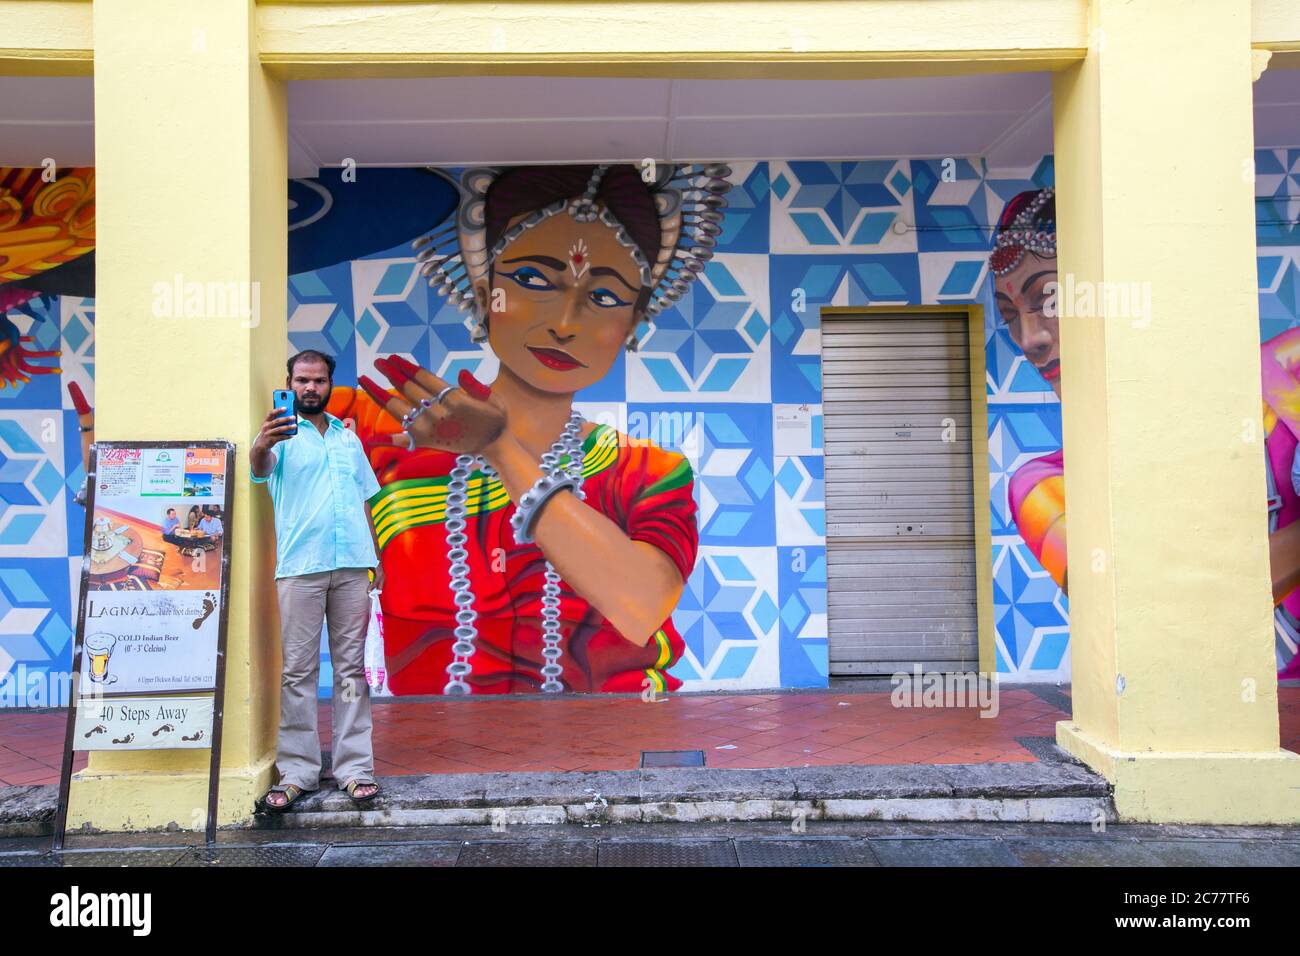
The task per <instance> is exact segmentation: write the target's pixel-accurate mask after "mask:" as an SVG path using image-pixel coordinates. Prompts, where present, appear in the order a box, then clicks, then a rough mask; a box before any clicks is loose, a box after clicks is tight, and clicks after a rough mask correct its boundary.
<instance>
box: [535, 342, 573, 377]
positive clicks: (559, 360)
mask: <svg viewBox="0 0 1300 956" xmlns="http://www.w3.org/2000/svg"><path fill="white" fill-rule="evenodd" d="M528 351H530V352H532V353H533V357H534V358H536V359H537V361H539V362H541V363H542V364H543V365H545V366H546V367H547V368H551V369H555V370H556V371H557V372H567V371H569V370H571V369H575V368H586V367H587V366H585V365H583V364H582V363H581V362H579V361H578V360H577V359H576V358H574V357H573V356H572V355H570V354H569V353H568V352H561V351H560V350H559V349H538V348H533V347H532V346H531V345H530V346H528Z"/></svg>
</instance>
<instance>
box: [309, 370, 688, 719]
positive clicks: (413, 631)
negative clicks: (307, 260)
mask: <svg viewBox="0 0 1300 956" xmlns="http://www.w3.org/2000/svg"><path fill="white" fill-rule="evenodd" d="M329 411H330V413H331V414H333V415H337V416H338V417H339V418H344V419H347V418H351V419H353V421H354V422H355V424H356V430H357V435H358V436H359V437H360V438H361V440H362V441H363V442H365V443H366V447H367V448H368V449H370V452H369V454H370V464H371V466H372V467H373V468H374V469H375V475H376V476H377V477H378V479H379V483H380V485H382V486H383V487H382V490H381V491H380V493H379V495H378V496H377V497H376V498H375V499H374V500H373V501H372V502H371V507H372V512H373V514H374V517H375V528H376V531H377V532H378V536H379V546H380V551H381V558H380V560H381V561H382V562H383V567H384V577H385V583H384V590H383V596H382V599H381V600H382V603H383V609H384V646H385V651H386V656H387V661H386V665H387V668H388V686H389V688H390V689H391V690H392V691H393V693H395V694H404V695H406V694H438V693H441V692H442V690H443V687H444V686H445V685H446V682H447V671H446V667H447V665H448V664H449V663H450V662H451V660H452V656H453V655H452V652H451V644H452V642H453V640H454V637H453V635H452V630H453V628H454V627H455V621H454V619H453V615H454V612H455V604H454V603H453V601H452V591H451V587H450V579H449V576H448V562H447V542H446V537H447V535H446V531H445V528H444V524H443V522H444V519H445V513H444V502H445V497H446V487H447V473H448V472H449V471H450V470H451V467H452V464H453V462H454V461H455V455H452V454H450V453H447V452H441V451H433V450H430V449H418V450H416V451H413V452H408V451H403V450H401V449H397V448H392V447H388V446H372V445H371V444H370V442H371V441H372V440H373V439H374V438H375V437H376V435H379V434H392V433H394V432H397V431H399V427H398V425H397V423H396V422H395V421H394V420H393V419H392V418H391V417H390V416H389V415H388V414H387V413H386V412H384V411H382V410H381V409H380V408H379V407H378V406H377V405H375V403H374V402H372V401H371V400H370V398H369V396H367V395H366V394H365V393H364V392H361V391H359V390H353V389H349V388H335V389H334V393H333V395H332V396H331V397H330V402H329ZM583 447H584V465H583V474H584V476H585V479H584V484H583V490H584V491H585V492H586V494H587V499H586V500H587V504H588V505H589V506H591V507H593V508H595V509H596V510H598V511H600V512H601V514H603V515H605V516H606V517H607V518H609V519H610V520H612V521H613V522H614V523H615V524H617V525H618V526H619V527H620V528H622V529H623V530H624V532H626V533H627V534H628V536H629V537H630V538H632V539H633V540H635V541H644V542H646V543H648V544H651V545H653V546H654V547H656V548H658V549H659V550H660V551H662V552H663V553H664V554H666V555H667V556H668V557H669V558H670V559H671V560H672V561H673V563H674V564H675V565H676V566H677V569H678V571H679V572H680V573H681V575H682V580H686V579H687V578H688V577H689V576H690V573H691V569H692V567H693V566H694V564H695V555H696V550H697V548H698V545H699V531H698V528H697V525H696V520H695V501H694V497H693V496H692V485H693V483H694V478H693V475H692V472H691V467H690V464H689V463H688V462H687V461H686V459H685V458H683V457H682V456H681V455H679V454H676V453H673V452H667V451H664V450H663V449H660V448H656V447H654V446H653V445H647V444H644V443H638V444H635V445H634V444H632V443H630V442H629V441H628V439H627V437H626V436H624V435H621V434H620V433H619V432H617V431H615V430H614V429H612V428H609V427H607V426H603V425H601V426H597V427H596V429H595V430H594V431H593V432H592V433H591V435H589V436H588V437H587V439H586V441H585V442H584V446H583ZM468 508H469V515H468V516H467V518H466V528H465V533H466V535H467V536H468V537H469V543H468V544H467V545H466V548H467V550H468V551H469V553H470V556H469V561H468V563H469V566H470V573H469V579H470V583H471V585H472V587H473V591H474V597H475V602H474V608H475V610H477V611H478V620H477V622H476V623H477V626H478V640H477V642H476V646H477V648H478V650H477V652H476V653H475V654H474V655H473V656H472V657H471V658H470V664H471V665H472V666H473V668H474V670H473V673H472V674H471V675H469V677H467V678H466V681H467V682H468V683H469V684H470V685H471V686H472V687H473V689H474V693H476V694H484V693H488V694H507V693H530V692H538V691H539V689H540V687H541V683H542V677H541V666H542V664H543V663H544V659H543V658H542V654H541V651H542V647H543V643H542V627H541V624H542V617H541V609H542V604H541V597H542V585H543V584H544V579H543V573H544V571H545V565H546V559H545V557H544V556H543V555H542V552H541V551H540V550H539V549H538V548H537V547H536V546H535V545H531V544H529V545H518V544H516V543H515V540H514V533H513V531H512V530H511V528H510V516H511V515H513V514H514V511H515V508H514V505H513V504H512V503H511V502H510V499H509V498H508V497H507V495H506V493H505V489H504V488H503V487H502V486H501V483H500V482H499V481H497V480H495V479H493V480H491V481H488V480H487V479H485V478H484V477H483V475H482V474H481V473H479V472H475V473H474V474H473V475H472V476H471V478H470V480H469V488H468ZM610 573H611V574H613V575H617V574H618V573H619V569H618V568H610ZM627 586H628V587H631V588H635V587H636V586H637V582H635V581H628V582H627ZM560 620H561V626H562V631H563V638H562V640H561V644H560V646H561V648H562V649H563V651H564V654H563V656H562V657H561V658H560V659H559V663H560V664H561V665H562V666H563V667H564V673H563V674H562V675H561V676H560V678H559V679H560V681H561V682H562V683H563V684H564V687H565V690H566V691H608V692H639V691H641V690H642V689H643V688H647V687H654V688H655V689H656V690H657V691H664V690H668V691H672V690H676V689H677V688H678V687H680V686H681V681H680V680H678V679H677V678H676V677H673V676H672V675H671V674H669V673H667V670H668V668H669V667H671V666H672V665H673V664H674V663H675V662H676V661H677V660H678V659H679V658H680V657H681V655H682V652H683V650H684V645H683V643H682V639H681V636H680V635H679V634H678V633H677V631H676V629H675V628H674V627H673V624H672V620H671V619H669V620H666V621H664V623H663V625H662V626H661V627H660V629H659V630H658V631H657V632H656V633H655V634H654V635H653V636H652V637H651V639H650V641H649V642H648V643H633V642H632V641H629V640H627V639H626V638H624V637H623V636H622V635H621V634H619V633H618V631H616V630H615V629H614V627H613V625H611V624H610V623H609V621H607V620H606V619H605V617H604V616H603V615H602V614H601V613H600V612H599V611H598V610H596V609H595V608H594V607H592V606H591V605H590V604H589V603H588V602H587V601H585V600H584V599H583V598H581V597H579V596H578V595H577V594H575V593H574V592H573V591H572V589H570V588H569V586H568V585H567V584H562V585H561V596H560Z"/></svg>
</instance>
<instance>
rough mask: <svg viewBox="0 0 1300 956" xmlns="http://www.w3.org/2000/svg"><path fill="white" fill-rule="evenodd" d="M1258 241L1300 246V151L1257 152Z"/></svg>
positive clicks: (1262, 244)
mask: <svg viewBox="0 0 1300 956" xmlns="http://www.w3.org/2000/svg"><path fill="white" fill-rule="evenodd" d="M1255 241H1256V243H1257V244H1258V245H1260V246H1296V245H1300V149H1260V150H1256V151H1255Z"/></svg>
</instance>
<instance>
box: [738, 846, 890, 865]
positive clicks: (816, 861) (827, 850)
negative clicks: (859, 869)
mask: <svg viewBox="0 0 1300 956" xmlns="http://www.w3.org/2000/svg"><path fill="white" fill-rule="evenodd" d="M736 853H737V854H738V855H739V856H740V865H741V866H879V865H880V864H879V863H878V862H877V861H876V857H875V855H874V854H873V853H872V852H871V847H870V846H868V845H867V841H866V840H737V841H736Z"/></svg>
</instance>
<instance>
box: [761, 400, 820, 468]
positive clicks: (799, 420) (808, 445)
mask: <svg viewBox="0 0 1300 956" xmlns="http://www.w3.org/2000/svg"><path fill="white" fill-rule="evenodd" d="M821 413H822V407H821V406H820V405H773V406H772V451H773V453H774V454H775V455H777V456H783V455H816V454H820V451H819V449H818V445H819V444H820V442H819V441H818V440H817V439H816V437H815V436H814V429H813V420H814V418H820V417H821Z"/></svg>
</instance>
